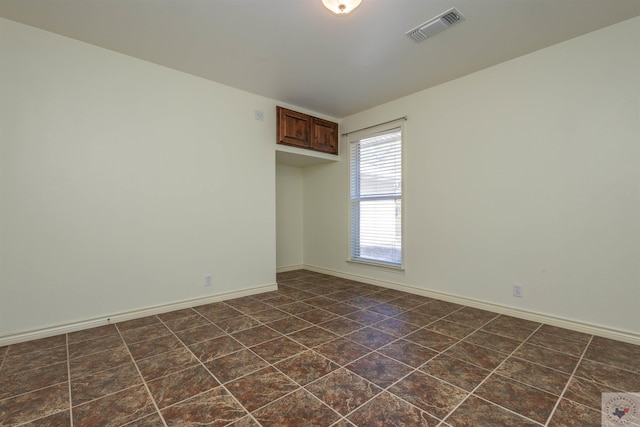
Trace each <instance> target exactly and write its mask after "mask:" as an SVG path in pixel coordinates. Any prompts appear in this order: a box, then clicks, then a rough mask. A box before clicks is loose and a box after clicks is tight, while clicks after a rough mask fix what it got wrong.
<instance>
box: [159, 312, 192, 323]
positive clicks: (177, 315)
mask: <svg viewBox="0 0 640 427" xmlns="http://www.w3.org/2000/svg"><path fill="white" fill-rule="evenodd" d="M194 314H196V312H195V311H194V310H192V309H191V308H183V309H182V310H175V311H169V312H167V313H162V314H158V315H157V317H158V318H159V319H160V320H162V321H163V322H165V323H166V322H168V321H172V320H176V319H182V318H185V317H191V316H193V315H194Z"/></svg>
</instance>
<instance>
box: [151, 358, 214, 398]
mask: <svg viewBox="0 0 640 427" xmlns="http://www.w3.org/2000/svg"><path fill="white" fill-rule="evenodd" d="M147 385H148V386H149V391H151V395H152V396H153V398H154V400H155V401H156V404H157V405H158V408H160V409H163V408H166V407H167V406H171V405H173V404H175V403H178V402H181V401H183V400H186V399H189V398H191V397H193V396H196V395H198V394H200V393H203V392H205V391H207V390H211V389H213V388H215V387H217V386H219V385H220V384H219V383H218V381H216V380H215V378H213V377H212V376H211V374H210V373H209V372H207V370H206V369H204V368H203V367H202V366H201V365H196V366H193V367H191V368H187V369H185V370H183V371H179V372H176V373H174V374H171V375H167V376H166V377H162V378H158V379H155V380H153V381H149V382H148V383H147Z"/></svg>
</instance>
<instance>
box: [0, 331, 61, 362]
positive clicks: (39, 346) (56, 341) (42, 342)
mask: <svg viewBox="0 0 640 427" xmlns="http://www.w3.org/2000/svg"><path fill="white" fill-rule="evenodd" d="M66 344H67V339H66V337H65V335H64V334H63V335H56V336H53V337H48V338H42V339H38V340H32V341H26V342H21V343H19V344H13V345H10V346H9V348H8V350H7V351H8V353H7V356H8V357H15V356H21V355H25V354H27V353H32V352H34V351H42V350H48V349H51V348H52V347H59V346H64V345H66Z"/></svg>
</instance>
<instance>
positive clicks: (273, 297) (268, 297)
mask: <svg viewBox="0 0 640 427" xmlns="http://www.w3.org/2000/svg"><path fill="white" fill-rule="evenodd" d="M254 298H257V299H259V300H260V301H262V302H264V303H267V304H269V305H272V306H274V307H279V306H281V305H287V304H291V303H294V302H296V300H295V299H293V298H290V297H288V296H286V295H282V294H280V293H278V292H277V291H276V292H267V293H264V294H262V295H255V296H254Z"/></svg>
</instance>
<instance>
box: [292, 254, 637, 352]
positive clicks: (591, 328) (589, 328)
mask: <svg viewBox="0 0 640 427" xmlns="http://www.w3.org/2000/svg"><path fill="white" fill-rule="evenodd" d="M303 268H304V269H305V270H309V271H314V272H316V273H323V274H328V275H330V276H335V277H340V278H343V279H349V280H355V281H358V282H363V283H367V284H370V285H375V286H380V287H383V288H389V289H396V290H399V291H403V292H407V293H410V294H414V295H422V296H425V297H430V298H435V299H439V300H443V301H448V302H453V303H456V304H461V305H466V306H469V307H474V308H479V309H482V310H487V311H491V312H494V313H499V314H504V315H507V316H512V317H518V318H520V319H525V320H531V321H533V322H538V323H545V324H547V325H552V326H557V327H560V328H565V329H570V330H572V331H577V332H583V333H586V334H590V335H597V336H599V337H604V338H610V339H613V340H617V341H624V342H628V343H631V344H636V345H640V335H639V334H636V333H633V332H629V331H620V330H616V329H611V328H607V327H604V326H600V325H594V324H590V323H584V322H579V321H575V320H571V319H566V318H562V317H556V316H550V315H547V314H542V313H536V312H533V311H528V310H522V309H517V308H513V307H506V306H503V305H499V304H494V303H490V302H486V301H480V300H475V299H471V298H466V297H463V296H459V295H453V294H447V293H444V292H438V291H430V290H427V289H422V288H416V287H413V286H408V285H403V284H400V283H395V282H390V281H386V280H379V279H374V278H371V277H366V276H360V275H356V274H350V273H344V272H341V271H336V270H330V269H326V268H322V267H316V266H313V265H304V267H303Z"/></svg>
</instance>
